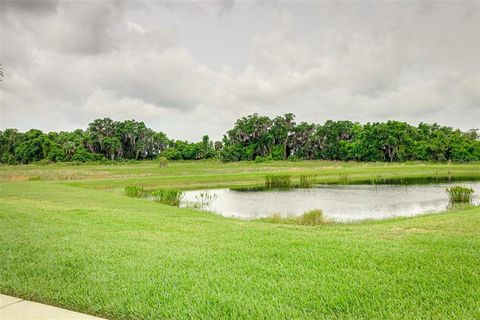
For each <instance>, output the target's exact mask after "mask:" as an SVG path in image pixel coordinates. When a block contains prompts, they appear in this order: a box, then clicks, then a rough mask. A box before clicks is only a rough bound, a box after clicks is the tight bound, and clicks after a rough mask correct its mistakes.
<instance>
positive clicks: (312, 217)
mask: <svg viewBox="0 0 480 320" xmlns="http://www.w3.org/2000/svg"><path fill="white" fill-rule="evenodd" d="M258 220H260V221H265V222H270V223H279V224H296V225H304V226H318V225H326V224H328V223H329V221H328V220H327V218H326V217H325V215H324V214H323V211H322V210H320V209H314V210H311V211H308V212H305V213H304V214H302V215H300V216H295V217H283V216H282V215H280V214H278V213H275V214H273V215H271V216H270V217H266V218H260V219H258Z"/></svg>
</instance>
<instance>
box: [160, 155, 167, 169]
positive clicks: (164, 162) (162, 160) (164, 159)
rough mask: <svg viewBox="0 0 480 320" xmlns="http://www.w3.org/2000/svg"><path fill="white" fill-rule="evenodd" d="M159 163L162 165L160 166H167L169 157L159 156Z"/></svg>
mask: <svg viewBox="0 0 480 320" xmlns="http://www.w3.org/2000/svg"><path fill="white" fill-rule="evenodd" d="M158 165H159V166H160V168H163V167H166V166H167V165H168V159H167V158H166V157H159V158H158Z"/></svg>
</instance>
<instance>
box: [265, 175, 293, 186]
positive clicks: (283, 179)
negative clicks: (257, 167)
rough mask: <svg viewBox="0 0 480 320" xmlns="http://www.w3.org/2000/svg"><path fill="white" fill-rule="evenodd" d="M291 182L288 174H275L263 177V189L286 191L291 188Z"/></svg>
mask: <svg viewBox="0 0 480 320" xmlns="http://www.w3.org/2000/svg"><path fill="white" fill-rule="evenodd" d="M291 184H292V181H291V178H290V175H289V174H277V175H273V174H271V175H266V176H265V187H266V188H267V189H273V188H278V189H288V188H290V187H291Z"/></svg>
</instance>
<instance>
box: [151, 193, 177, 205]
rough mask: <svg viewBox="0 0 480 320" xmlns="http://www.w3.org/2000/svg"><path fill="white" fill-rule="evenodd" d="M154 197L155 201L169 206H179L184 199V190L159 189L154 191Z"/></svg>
mask: <svg viewBox="0 0 480 320" xmlns="http://www.w3.org/2000/svg"><path fill="white" fill-rule="evenodd" d="M151 195H152V198H153V201H155V202H160V203H163V204H167V205H169V206H177V207H178V206H179V205H180V202H181V201H182V199H183V191H181V190H177V189H157V190H155V191H152V194H151Z"/></svg>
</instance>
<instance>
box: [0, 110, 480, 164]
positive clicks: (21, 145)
mask: <svg viewBox="0 0 480 320" xmlns="http://www.w3.org/2000/svg"><path fill="white" fill-rule="evenodd" d="M159 156H160V157H165V158H167V159H169V160H198V159H209V158H219V159H221V160H222V161H225V162H227V161H244V160H255V161H259V162H261V161H266V160H269V159H272V160H287V159H288V160H297V159H309V160H311V159H324V160H342V161H351V160H354V161H388V162H402V161H410V160H423V161H455V162H468V161H480V135H479V132H478V130H475V129H472V130H469V131H467V132H462V131H461V130H458V129H453V128H451V127H447V126H440V125H438V124H426V123H420V124H419V125H418V126H412V125H410V124H408V123H406V122H399V121H387V122H374V123H367V124H360V123H358V122H352V121H346V120H342V121H332V120H328V121H326V122H325V123H324V124H314V123H307V122H301V123H298V124H297V123H296V122H295V116H294V115H293V114H291V113H289V114H285V115H284V116H277V117H274V118H270V117H267V116H261V115H258V114H252V115H249V116H246V117H242V118H240V119H238V120H237V121H236V123H235V125H234V127H233V128H232V129H231V130H229V131H227V133H226V134H225V135H224V136H223V139H222V140H221V141H215V142H214V141H212V140H211V139H210V138H209V137H208V136H207V135H205V136H203V137H202V139H201V140H200V141H199V142H188V141H182V140H174V139H170V138H168V137H167V135H166V134H165V133H163V132H156V131H154V130H152V129H150V128H148V127H147V126H146V125H145V123H143V122H138V121H135V120H126V121H113V120H112V119H110V118H104V119H96V120H94V121H93V122H92V123H90V124H89V125H88V128H87V129H86V130H82V129H77V130H75V131H72V132H64V131H62V132H49V133H43V132H42V131H40V130H37V129H32V130H29V131H27V132H24V133H23V132H19V131H18V130H17V129H6V130H4V131H0V162H1V163H6V164H20V163H22V164H24V163H31V162H36V161H43V162H64V161H79V162H87V161H104V162H105V161H115V160H129V159H133V160H143V159H155V158H157V157H159Z"/></svg>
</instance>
